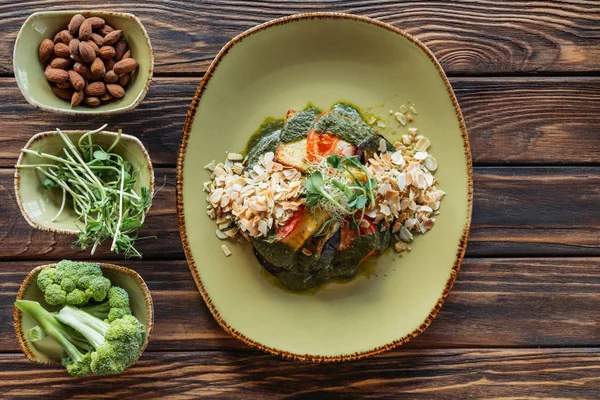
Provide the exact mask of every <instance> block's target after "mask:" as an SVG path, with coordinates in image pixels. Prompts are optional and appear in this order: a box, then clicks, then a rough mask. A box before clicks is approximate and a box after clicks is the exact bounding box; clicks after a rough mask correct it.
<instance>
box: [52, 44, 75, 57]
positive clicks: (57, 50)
mask: <svg viewBox="0 0 600 400" xmlns="http://www.w3.org/2000/svg"><path fill="white" fill-rule="evenodd" d="M54 55H55V56H56V57H69V56H70V55H71V52H70V51H69V46H67V45H66V44H64V43H63V42H58V43H55V44H54Z"/></svg>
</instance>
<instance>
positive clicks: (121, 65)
mask: <svg viewBox="0 0 600 400" xmlns="http://www.w3.org/2000/svg"><path fill="white" fill-rule="evenodd" d="M80 50H81V49H80ZM137 67H138V62H137V61H135V58H124V59H122V60H121V61H119V62H118V63H116V64H115V67H114V68H113V69H114V70H115V73H117V74H128V73H129V72H132V71H135V70H136V69H137Z"/></svg>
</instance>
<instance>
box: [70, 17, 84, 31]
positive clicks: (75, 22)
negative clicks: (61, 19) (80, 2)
mask: <svg viewBox="0 0 600 400" xmlns="http://www.w3.org/2000/svg"><path fill="white" fill-rule="evenodd" d="M83 21H85V17H84V16H83V15H81V14H75V15H73V17H72V18H71V22H69V27H68V29H69V33H70V34H71V35H77V34H79V27H80V26H81V23H82V22H83Z"/></svg>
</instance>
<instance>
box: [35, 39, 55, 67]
mask: <svg viewBox="0 0 600 400" xmlns="http://www.w3.org/2000/svg"><path fill="white" fill-rule="evenodd" d="M52 54H54V42H53V41H52V40H50V39H44V40H42V43H40V48H39V49H38V56H39V57H40V61H41V62H46V61H48V60H49V59H50V57H52Z"/></svg>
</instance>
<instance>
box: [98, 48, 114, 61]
mask: <svg viewBox="0 0 600 400" xmlns="http://www.w3.org/2000/svg"><path fill="white" fill-rule="evenodd" d="M115 54H116V52H115V48H114V47H112V46H102V47H100V51H99V52H98V56H99V57H100V58H101V59H103V60H109V59H111V58H113V57H114V56H115Z"/></svg>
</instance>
